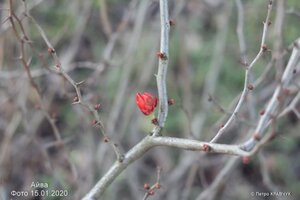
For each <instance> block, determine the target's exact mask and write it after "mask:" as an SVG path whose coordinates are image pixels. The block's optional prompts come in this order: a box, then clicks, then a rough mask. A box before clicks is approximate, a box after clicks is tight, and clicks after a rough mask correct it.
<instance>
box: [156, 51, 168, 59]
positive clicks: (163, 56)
mask: <svg viewBox="0 0 300 200" xmlns="http://www.w3.org/2000/svg"><path fill="white" fill-rule="evenodd" d="M156 55H157V57H158V58H160V59H162V60H167V59H168V58H167V55H166V54H165V53H163V52H157V53H156Z"/></svg>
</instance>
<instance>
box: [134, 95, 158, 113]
mask: <svg viewBox="0 0 300 200" xmlns="http://www.w3.org/2000/svg"><path fill="white" fill-rule="evenodd" d="M135 100H136V104H137V106H138V107H139V109H140V110H141V112H142V113H143V114H144V115H150V114H151V113H152V112H153V111H154V109H155V108H156V106H157V101H158V99H157V97H155V96H154V95H152V94H151V93H148V92H144V93H143V94H141V93H136V97H135Z"/></svg>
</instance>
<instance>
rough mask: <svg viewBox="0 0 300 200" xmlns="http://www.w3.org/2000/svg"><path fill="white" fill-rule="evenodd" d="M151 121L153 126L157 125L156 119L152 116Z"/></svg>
mask: <svg viewBox="0 0 300 200" xmlns="http://www.w3.org/2000/svg"><path fill="white" fill-rule="evenodd" d="M151 123H152V124H154V125H155V126H157V125H158V120H157V118H153V119H152V120H151Z"/></svg>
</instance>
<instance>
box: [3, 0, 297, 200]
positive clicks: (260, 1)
mask: <svg viewBox="0 0 300 200" xmlns="http://www.w3.org/2000/svg"><path fill="white" fill-rule="evenodd" d="M11 2H12V11H13V13H14V15H15V16H16V17H17V18H14V22H15V24H16V25H15V29H14V28H12V24H11V22H10V20H9V19H8V16H9V15H10V12H9V9H8V8H9V6H10V4H9V3H10V1H8V0H2V1H0V7H1V10H0V14H1V28H0V149H1V151H0V166H1V167H0V198H1V199H3V200H6V199H11V198H12V199H80V198H81V197H83V196H84V195H85V194H86V193H87V192H88V191H89V190H90V189H91V188H92V186H93V185H94V184H95V183H96V182H97V181H98V180H99V179H100V178H101V177H102V176H103V174H104V173H105V172H106V171H107V170H108V169H109V168H110V166H111V165H112V164H113V163H114V162H115V160H116V156H115V153H114V151H113V148H112V147H111V146H110V145H109V144H107V143H105V142H104V139H105V138H104V137H103V134H102V133H101V130H100V129H99V128H97V127H95V126H94V125H93V123H94V122H95V121H94V120H95V115H93V113H91V112H90V111H89V110H88V109H86V107H85V106H83V105H80V104H72V103H73V102H74V101H75V102H76V101H77V99H76V98H78V97H77V94H76V91H75V89H74V87H73V86H72V85H71V84H70V82H69V81H68V80H67V79H66V78H65V77H64V76H62V75H61V74H59V73H57V67H56V66H55V65H56V64H57V62H55V60H54V59H53V58H52V56H51V54H49V52H48V51H50V53H51V49H48V46H47V45H46V43H45V42H44V40H43V37H42V34H41V30H39V29H38V27H37V26H36V25H35V23H34V21H33V20H32V19H31V18H30V17H29V14H30V15H31V16H32V18H33V19H34V20H35V21H36V22H37V23H38V24H39V25H40V27H41V28H42V29H43V31H44V32H45V34H46V36H47V37H48V39H49V41H50V43H51V44H52V45H53V47H54V48H55V51H56V53H57V55H58V57H59V61H60V63H61V67H62V68H63V69H64V71H65V72H66V73H67V74H68V75H69V76H70V77H71V78H72V79H73V80H74V82H81V81H83V82H82V83H81V84H80V86H79V87H80V90H81V94H82V100H83V101H84V102H88V103H89V104H90V105H92V106H94V105H96V107H97V105H98V104H100V105H98V107H97V111H96V112H98V114H99V116H100V119H101V122H102V124H103V127H104V128H103V129H102V130H104V134H105V135H107V137H108V138H109V139H110V140H111V141H113V142H114V143H116V144H118V148H119V149H120V151H122V152H127V151H128V150H129V149H130V148H131V147H132V146H134V145H135V144H136V143H138V142H139V141H140V140H141V139H142V138H143V137H145V135H147V134H149V132H150V131H151V129H152V128H153V124H152V123H151V119H153V117H154V116H144V115H143V114H142V113H141V112H140V111H139V109H138V108H137V106H136V104H135V95H136V93H137V92H144V91H147V92H151V93H153V94H154V95H157V87H156V79H155V74H156V73H157V66H158V59H157V56H156V53H157V52H158V51H159V41H160V18H159V1H158V0H122V1H121V0H91V1H83V0H73V1H67V0H52V1H45V0H26V1H11ZM267 5H268V1H266V0H252V1H248V0H231V1H224V0H213V1H212V0H186V1H184V0H172V1H169V11H170V19H171V20H172V22H173V23H174V25H172V26H171V30H170V52H169V54H170V55H169V58H170V60H169V68H168V74H167V80H168V82H167V89H168V96H169V98H173V99H175V101H176V103H175V105H172V106H170V107H169V115H168V118H167V122H166V127H165V129H164V131H163V134H164V135H167V136H174V137H184V138H192V139H198V140H202V141H209V140H211V139H212V138H213V136H214V135H215V134H216V132H217V130H218V129H219V127H220V126H222V124H223V123H224V122H226V119H227V118H228V116H229V115H230V113H231V112H232V110H233V108H234V106H235V104H236V102H237V98H238V97H239V94H240V92H241V91H242V89H243V84H244V78H245V62H246V63H250V62H251V61H252V60H253V58H254V57H255V56H256V54H257V53H258V51H259V49H260V42H261V35H262V30H263V22H264V20H265V18H266V15H267V9H268V7H267ZM16 19H19V22H18V21H17V20H16ZM299 19H300V3H299V1H298V0H275V1H274V4H273V10H272V13H271V16H270V20H271V24H270V26H269V29H268V33H267V38H266V44H267V47H268V51H267V52H265V53H264V54H263V56H262V57H261V58H260V59H259V60H258V62H257V63H256V64H255V66H254V67H253V70H252V73H251V82H253V84H254V85H255V88H254V90H253V91H251V93H250V94H249V95H248V96H247V98H246V101H245V102H244V104H243V106H242V108H241V111H240V113H239V115H238V120H236V121H235V122H234V125H233V126H231V127H230V129H229V130H228V131H227V132H226V133H225V134H224V136H223V137H222V138H221V139H220V140H219V141H218V142H220V143H228V144H232V143H241V142H244V141H246V140H247V139H248V138H249V137H250V133H251V130H252V131H253V129H254V128H255V126H256V124H257V121H258V119H259V116H260V113H261V112H262V111H263V110H264V108H265V106H266V103H267V102H268V100H269V99H270V97H271V96H272V94H273V92H274V89H275V87H276V86H277V85H278V81H279V80H280V77H281V75H282V72H283V69H284V67H285V66H286V64H287V61H288V59H289V57H290V51H289V46H290V45H291V44H293V42H294V41H295V40H296V39H297V38H298V37H299V36H300V20H299ZM20 24H22V26H20ZM237 28H238V30H239V31H241V32H240V33H241V34H240V35H239V36H242V38H239V37H238V34H237ZM22 29H24V30H22ZM16 32H17V33H18V35H19V37H20V38H23V40H22V39H20V38H18V37H16V35H15V33H16ZM24 33H25V34H24ZM24 38H25V39H24ZM243 38H244V39H243ZM22 41H23V42H22ZM24 41H25V42H24ZM23 47H24V48H23ZM26 66H27V68H26ZM30 76H31V77H32V78H29V77H30ZM299 86H300V80H299V73H297V76H296V78H295V80H294V81H293V84H291V90H290V91H291V92H290V93H289V94H287V96H288V97H287V102H291V101H292V100H293V99H294V97H295V96H296V95H297V94H298V93H299ZM37 91H38V92H37ZM299 107H300V106H299V104H296V108H297V109H298V110H299ZM298 112H299V111H298ZM93 121H94V122H93ZM299 130H300V126H299V116H298V117H297V114H295V113H294V112H287V113H285V114H284V115H283V116H282V117H281V118H279V119H278V120H276V123H275V124H273V125H272V127H270V129H269V130H268V131H272V132H274V133H276V137H275V138H274V140H272V141H271V142H269V143H268V144H266V145H265V146H264V147H263V149H262V150H261V151H260V152H259V153H258V154H256V155H254V156H252V157H251V158H244V159H242V158H237V157H233V156H229V155H216V154H205V153H201V152H186V151H183V150H180V149H173V148H167V147H157V148H154V149H152V150H150V151H149V152H147V153H146V154H145V155H144V156H143V157H142V158H141V159H139V160H137V161H136V162H135V163H133V164H132V165H130V166H129V167H128V169H127V170H126V171H125V172H123V173H122V174H121V175H120V176H118V178H117V179H116V180H115V181H114V182H113V183H112V184H111V185H110V187H109V188H108V189H107V190H106V192H105V194H104V197H103V199H109V200H114V199H122V200H123V199H124V200H129V199H143V196H144V194H145V192H146V191H145V189H144V188H143V185H144V183H149V184H150V185H152V184H154V183H155V182H156V178H157V167H159V168H161V173H160V183H161V185H162V187H161V189H159V190H157V191H156V192H155V195H153V196H151V197H150V198H149V199H157V200H158V199H166V200H176V199H178V200H188V199H198V200H200V199H266V198H265V197H262V196H259V195H256V196H251V192H253V191H254V192H279V191H281V192H290V193H291V196H287V197H285V196H277V197H276V196H273V197H272V198H271V197H270V199H276V198H277V199H300V191H299V188H300V157H299V149H300V134H299V132H300V131H299ZM32 182H39V183H47V184H48V188H47V189H48V190H67V191H68V195H67V197H58V196H56V197H49V196H48V197H43V198H42V197H41V198H29V197H27V198H24V197H23V198H22V197H18V198H16V197H12V196H11V191H13V190H15V191H27V190H28V191H31V190H32V188H31V184H32ZM35 189H37V188H35ZM41 190H42V189H41Z"/></svg>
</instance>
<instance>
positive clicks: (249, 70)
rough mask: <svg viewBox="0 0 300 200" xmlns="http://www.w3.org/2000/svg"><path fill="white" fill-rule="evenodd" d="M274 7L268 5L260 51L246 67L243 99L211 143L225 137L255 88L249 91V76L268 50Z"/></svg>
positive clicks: (270, 3) (271, 3)
mask: <svg viewBox="0 0 300 200" xmlns="http://www.w3.org/2000/svg"><path fill="white" fill-rule="evenodd" d="M272 5H273V1H272V0H270V1H269V4H268V13H267V17H266V20H265V22H264V27H263V33H262V38H261V44H260V50H259V52H258V54H257V55H256V57H255V58H254V59H253V61H252V62H251V63H250V64H249V66H246V72H245V82H244V88H243V92H242V94H241V97H240V99H239V101H238V103H237V105H236V107H235V109H234V111H233V113H232V115H231V116H230V117H229V119H228V120H227V121H226V123H225V124H224V126H222V127H221V128H220V129H219V130H218V132H217V134H216V135H215V136H214V137H213V138H212V139H211V141H210V143H214V142H216V141H217V140H218V139H219V138H220V137H221V136H222V135H223V133H224V132H225V131H226V130H227V129H228V127H229V126H230V125H231V123H232V122H233V121H234V119H236V117H237V115H238V112H239V111H240V108H241V107H242V104H243V102H244V100H245V98H246V96H247V94H248V92H249V90H252V89H253V88H252V89H249V76H250V73H251V69H252V67H253V66H254V64H255V63H256V62H257V60H258V59H259V58H260V57H261V56H262V55H263V53H264V52H265V51H266V50H267V47H266V45H265V40H266V34H267V31H268V27H269V18H270V14H271V10H272Z"/></svg>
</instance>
